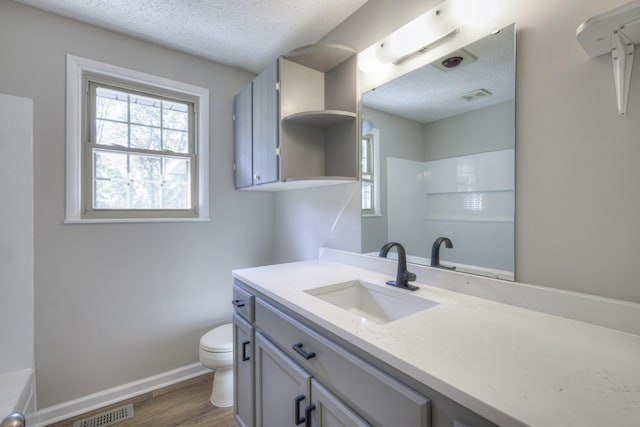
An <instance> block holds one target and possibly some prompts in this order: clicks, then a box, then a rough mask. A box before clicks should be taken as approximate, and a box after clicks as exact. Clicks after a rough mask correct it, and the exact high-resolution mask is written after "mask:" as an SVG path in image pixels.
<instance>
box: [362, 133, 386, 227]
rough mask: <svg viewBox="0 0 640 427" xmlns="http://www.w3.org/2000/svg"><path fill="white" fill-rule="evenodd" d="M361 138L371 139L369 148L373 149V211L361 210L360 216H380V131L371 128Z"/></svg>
mask: <svg viewBox="0 0 640 427" xmlns="http://www.w3.org/2000/svg"><path fill="white" fill-rule="evenodd" d="M362 137H363V138H365V137H370V138H371V147H372V149H373V152H372V154H373V162H372V167H373V172H372V176H373V211H366V210H364V209H362V216H366V217H371V216H382V212H381V210H380V129H378V128H373V129H371V132H369V133H367V134H365V135H362Z"/></svg>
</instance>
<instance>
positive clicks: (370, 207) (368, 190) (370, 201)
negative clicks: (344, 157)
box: [360, 135, 375, 214]
mask: <svg viewBox="0 0 640 427" xmlns="http://www.w3.org/2000/svg"><path fill="white" fill-rule="evenodd" d="M361 170H362V173H361V177H360V178H361V180H362V213H363V214H373V213H375V204H374V202H375V198H374V191H373V188H374V177H373V137H372V136H371V135H366V136H363V137H362V165H361Z"/></svg>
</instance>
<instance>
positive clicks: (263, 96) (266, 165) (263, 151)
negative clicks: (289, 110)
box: [253, 61, 280, 185]
mask: <svg viewBox="0 0 640 427" xmlns="http://www.w3.org/2000/svg"><path fill="white" fill-rule="evenodd" d="M277 85H278V62H277V61H276V62H274V63H272V64H271V65H270V66H269V68H267V69H266V70H264V71H262V72H261V73H260V74H259V75H258V77H256V78H255V80H254V81H253V184H254V185H259V184H267V183H270V182H274V181H277V180H278V156H277V152H276V150H277V149H278V128H279V126H278V118H279V117H280V114H279V108H278V90H277Z"/></svg>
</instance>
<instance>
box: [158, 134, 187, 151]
mask: <svg viewBox="0 0 640 427" xmlns="http://www.w3.org/2000/svg"><path fill="white" fill-rule="evenodd" d="M163 135H164V147H163V148H164V149H165V150H170V151H174V152H176V153H188V152H189V133H188V132H182V131H177V130H165V131H163Z"/></svg>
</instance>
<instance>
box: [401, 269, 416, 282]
mask: <svg viewBox="0 0 640 427" xmlns="http://www.w3.org/2000/svg"><path fill="white" fill-rule="evenodd" d="M404 280H406V281H407V282H413V281H414V280H416V275H415V273H412V272H410V271H406V272H405V273H404Z"/></svg>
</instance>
